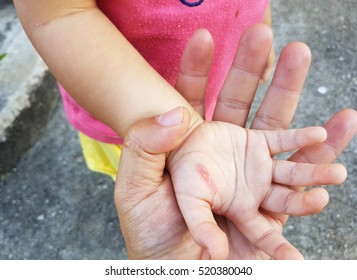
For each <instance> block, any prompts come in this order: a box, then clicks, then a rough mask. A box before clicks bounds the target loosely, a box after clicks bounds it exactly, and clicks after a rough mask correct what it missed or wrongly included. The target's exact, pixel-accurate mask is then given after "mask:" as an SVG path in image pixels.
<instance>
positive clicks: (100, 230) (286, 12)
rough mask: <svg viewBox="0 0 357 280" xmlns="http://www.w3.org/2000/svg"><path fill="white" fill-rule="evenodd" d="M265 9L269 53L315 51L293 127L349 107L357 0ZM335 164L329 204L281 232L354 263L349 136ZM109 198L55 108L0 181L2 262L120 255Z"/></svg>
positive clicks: (356, 59)
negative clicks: (300, 46)
mask: <svg viewBox="0 0 357 280" xmlns="http://www.w3.org/2000/svg"><path fill="white" fill-rule="evenodd" d="M272 5H273V17H274V33H275V37H276V38H275V47H276V50H277V52H279V51H280V50H281V48H282V47H283V46H284V45H285V44H287V43H288V42H291V41H303V42H305V43H307V44H308V45H309V46H310V48H311V50H312V54H313V63H312V67H311V71H310V75H309V77H308V80H307V82H306V86H305V88H304V92H303V95H302V98H301V102H300V105H299V108H298V112H297V114H296V116H295V119H294V122H293V126H294V127H301V126H308V125H316V124H319V125H321V124H323V123H324V122H326V121H327V120H328V119H329V117H331V116H332V115H333V114H334V113H336V112H337V111H339V110H341V109H343V108H347V107H350V108H354V109H357V92H356V91H357V76H356V75H357V56H356V53H357V50H356V48H357V46H356V43H355V42H356V32H355V26H356V25H357V24H356V17H355V11H356V10H357V1H356V0H345V1H335V0H316V1H308V0H300V1H294V0H274V1H272ZM0 70H1V68H0ZM1 75H2V73H0V76H1ZM264 89H265V88H264V87H263V88H262V89H261V91H260V93H259V98H258V100H257V103H256V104H255V106H254V107H255V108H256V107H257V104H258V102H259V99H261V96H262V93H263V92H264ZM49 90H53V89H49ZM0 160H1V161H3V160H6V159H4V158H1V159H0ZM338 162H340V163H343V164H344V165H345V166H346V167H347V169H348V171H349V177H348V179H347V181H346V182H345V183H344V184H343V185H342V186H339V187H328V188H327V189H328V191H329V193H330V204H329V206H328V207H327V208H326V209H325V210H324V212H323V213H321V214H319V215H315V216H312V217H304V218H291V219H290V220H289V222H288V224H287V226H286V227H285V235H286V237H287V238H288V240H290V241H291V242H292V243H293V244H294V245H295V246H296V247H297V248H299V249H300V250H301V251H302V252H303V254H304V255H305V256H306V258H307V259H357V139H356V138H355V139H354V140H353V142H352V143H351V145H350V146H349V147H348V148H347V149H346V150H345V151H344V153H343V154H342V155H341V156H340V157H339V159H338ZM112 193H113V182H112V181H111V180H110V179H108V178H107V177H105V176H102V175H100V174H94V173H91V172H89V171H88V170H87V169H86V167H85V164H84V162H83V158H82V155H81V151H80V147H79V144H78V140H77V135H76V132H75V131H74V130H73V129H72V128H71V127H70V126H69V125H68V123H67V121H66V119H65V116H64V113H63V109H62V106H61V105H60V104H59V105H58V106H57V109H56V110H55V113H54V114H53V116H52V117H51V118H50V119H49V122H48V124H47V126H46V127H45V131H44V133H43V134H42V135H41V137H40V138H39V139H38V141H37V142H36V143H35V145H33V146H32V147H31V148H30V149H29V150H28V151H27V152H26V153H24V154H23V155H22V157H21V160H20V161H19V162H18V164H17V165H16V167H14V168H13V169H12V170H11V171H10V172H7V173H5V174H2V175H1V177H0V259H125V258H126V252H125V248H124V244H123V240H122V237H121V234H120V229H119V225H118V221H117V216H116V212H115V208H114V203H113V197H112Z"/></svg>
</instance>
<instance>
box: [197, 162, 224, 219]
mask: <svg viewBox="0 0 357 280" xmlns="http://www.w3.org/2000/svg"><path fill="white" fill-rule="evenodd" d="M197 171H198V172H199V174H200V175H201V177H202V179H203V180H204V181H205V182H206V183H207V186H208V187H209V189H210V191H211V194H212V197H211V199H210V201H209V203H210V205H211V208H212V210H216V213H217V214H219V213H218V212H219V208H220V206H221V201H220V197H219V195H218V193H217V192H218V189H217V186H216V184H215V183H214V182H213V181H212V179H211V177H210V174H209V173H208V170H207V169H206V167H204V166H203V165H202V164H198V165H197Z"/></svg>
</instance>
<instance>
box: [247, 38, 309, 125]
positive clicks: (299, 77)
mask: <svg viewBox="0 0 357 280" xmlns="http://www.w3.org/2000/svg"><path fill="white" fill-rule="evenodd" d="M310 62H311V52H310V49H309V48H308V47H307V46H306V45H305V44H303V43H291V44H289V45H288V46H286V47H285V48H284V49H283V50H282V52H281V55H280V58H279V61H278V64H277V67H276V70H275V73H274V77H273V79H272V82H271V84H270V86H269V89H268V92H267V93H266V95H265V97H264V99H263V101H262V103H261V105H260V107H259V109H258V111H257V113H256V115H255V117H254V119H253V122H252V125H251V128H254V129H270V130H272V129H273V130H275V129H286V128H288V127H289V126H290V123H291V121H292V119H293V116H294V114H295V110H296V107H297V104H298V101H299V97H300V93H301V90H302V87H303V85H304V82H305V79H306V75H307V72H308V69H309V66H310Z"/></svg>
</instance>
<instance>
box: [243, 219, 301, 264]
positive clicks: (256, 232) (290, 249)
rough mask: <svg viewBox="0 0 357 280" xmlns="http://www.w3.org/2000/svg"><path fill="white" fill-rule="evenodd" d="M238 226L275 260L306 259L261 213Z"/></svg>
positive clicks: (251, 240)
mask: <svg viewBox="0 0 357 280" xmlns="http://www.w3.org/2000/svg"><path fill="white" fill-rule="evenodd" d="M237 215H239V213H237ZM236 226H237V227H238V229H239V230H240V231H241V232H242V233H243V235H244V236H245V237H246V238H247V239H248V240H249V241H250V242H252V243H253V244H254V245H255V246H256V247H258V248H259V249H261V250H262V251H264V252H265V253H266V254H268V255H269V256H271V257H272V258H274V259H277V260H293V259H294V260H300V259H303V258H304V257H303V256H302V255H301V253H300V252H299V251H298V250H297V249H296V248H295V247H294V246H293V245H291V244H290V243H289V242H288V241H287V240H286V239H285V238H284V237H283V236H282V234H281V233H280V232H279V231H277V230H276V229H274V227H273V226H272V225H271V224H270V222H269V221H268V220H267V219H266V218H264V216H263V215H262V214H260V213H259V212H257V213H255V214H254V215H253V216H251V217H245V218H244V220H241V221H239V222H238V223H237V224H236Z"/></svg>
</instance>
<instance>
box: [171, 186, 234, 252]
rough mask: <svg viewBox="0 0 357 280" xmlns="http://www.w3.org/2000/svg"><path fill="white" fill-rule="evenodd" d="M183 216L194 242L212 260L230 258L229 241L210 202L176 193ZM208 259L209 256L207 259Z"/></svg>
mask: <svg viewBox="0 0 357 280" xmlns="http://www.w3.org/2000/svg"><path fill="white" fill-rule="evenodd" d="M176 197H177V200H178V202H179V206H180V205H184V206H183V207H180V210H181V212H182V216H183V217H184V219H185V221H186V224H187V227H188V228H189V230H190V232H191V234H192V237H193V239H194V241H195V242H196V243H197V244H198V245H199V246H201V247H202V249H203V251H204V252H206V254H207V253H208V255H209V256H208V258H210V259H225V258H227V256H228V240H227V237H226V235H225V233H224V232H223V231H222V230H221V229H220V228H219V227H218V225H217V223H216V221H215V219H214V216H213V213H212V209H211V206H210V204H209V202H207V201H204V200H199V199H198V198H195V197H191V196H187V194H179V193H176ZM205 258H207V256H206V257H205Z"/></svg>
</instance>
